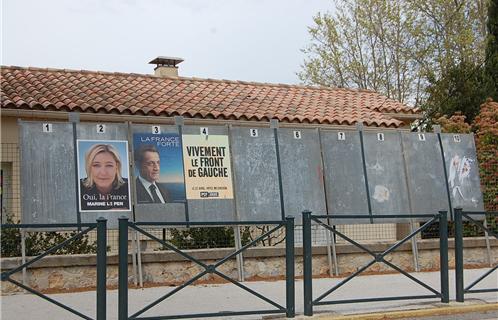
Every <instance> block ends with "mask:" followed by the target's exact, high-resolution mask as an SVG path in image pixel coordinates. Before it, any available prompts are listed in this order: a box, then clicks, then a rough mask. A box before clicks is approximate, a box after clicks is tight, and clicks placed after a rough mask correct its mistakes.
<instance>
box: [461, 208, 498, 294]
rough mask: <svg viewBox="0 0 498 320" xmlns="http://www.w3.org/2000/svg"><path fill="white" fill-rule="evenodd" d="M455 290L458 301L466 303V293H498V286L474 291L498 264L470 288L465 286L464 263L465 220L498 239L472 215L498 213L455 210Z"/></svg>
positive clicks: (496, 213)
mask: <svg viewBox="0 0 498 320" xmlns="http://www.w3.org/2000/svg"><path fill="white" fill-rule="evenodd" d="M454 214H455V288H456V301H458V302H464V300H465V294H466V293H482V292H498V286H497V287H496V288H488V289H472V288H474V287H475V286H476V285H477V284H478V283H479V282H481V281H482V280H483V279H484V278H486V277H487V276H489V275H490V274H491V273H493V272H494V271H495V270H497V269H498V264H497V265H496V266H494V267H492V268H491V269H489V270H488V271H487V272H485V273H484V274H482V275H481V276H480V277H479V278H477V279H476V280H474V281H473V282H472V283H471V284H469V285H468V286H466V287H465V286H464V274H463V269H464V263H463V218H464V217H465V218H467V221H469V222H471V223H473V224H475V225H476V226H478V227H479V228H480V229H481V230H483V231H484V232H486V233H488V234H490V235H492V236H493V237H495V238H496V239H498V233H496V232H493V230H490V229H489V228H488V227H487V226H485V225H484V224H483V223H481V222H480V221H477V220H475V219H473V218H472V217H471V216H472V215H483V214H484V215H498V212H467V211H463V210H462V209H461V208H457V209H455V212H454Z"/></svg>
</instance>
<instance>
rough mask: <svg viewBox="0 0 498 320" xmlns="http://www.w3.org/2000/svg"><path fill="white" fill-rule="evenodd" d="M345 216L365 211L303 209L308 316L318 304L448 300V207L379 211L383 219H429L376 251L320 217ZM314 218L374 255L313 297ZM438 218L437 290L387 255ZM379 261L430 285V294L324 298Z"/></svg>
mask: <svg viewBox="0 0 498 320" xmlns="http://www.w3.org/2000/svg"><path fill="white" fill-rule="evenodd" d="M339 217H340V218H344V219H364V218H365V216H364V215H355V214H352V215H338V216H334V215H312V214H311V212H310V211H304V212H303V251H304V252H303V256H304V262H303V263H304V270H303V272H304V315H306V316H312V315H313V306H318V305H330V304H341V303H360V302H377V301H392V300H405V299H427V298H440V299H441V302H445V303H448V302H449V282H448V222H447V212H446V211H441V212H439V214H436V215H434V214H432V215H431V214H420V215H416V214H414V215H402V214H400V215H392V214H391V215H376V216H375V218H376V219H377V218H380V219H392V218H399V219H402V218H406V219H414V218H424V219H425V218H426V219H428V221H426V222H425V223H424V224H423V225H422V226H420V227H419V228H418V229H416V230H414V231H413V232H411V233H410V234H409V235H407V236H406V237H405V238H403V239H402V240H400V241H398V242H397V243H395V244H394V245H392V246H391V247H390V248H388V249H387V250H385V251H384V252H382V253H375V252H372V251H371V250H369V249H368V248H366V247H365V246H363V245H361V244H359V243H358V242H356V241H354V240H352V239H351V238H349V237H348V236H346V235H344V234H343V233H341V232H339V231H337V230H336V229H334V228H333V227H331V226H330V225H329V224H327V223H325V222H323V221H322V220H321V219H334V218H339ZM312 221H313V222H315V223H317V224H318V225H320V226H322V227H324V228H325V229H327V230H329V231H330V232H332V233H333V234H335V235H336V236H339V237H341V238H342V239H344V240H346V241H347V242H349V243H351V244H352V245H354V246H356V247H357V248H359V249H361V250H362V251H364V252H366V253H368V254H370V255H371V256H372V257H373V260H371V261H370V262H369V263H367V264H366V265H364V266H362V267H360V268H358V270H357V271H356V272H354V273H353V274H351V275H350V276H348V277H347V278H345V279H344V280H342V281H341V282H340V283H338V284H337V285H335V286H334V287H333V288H331V289H330V290H328V291H326V292H325V293H323V294H321V295H320V296H319V297H318V298H316V299H313V292H312V288H313V285H312V282H313V279H312V246H311V223H312ZM436 222H439V224H440V228H439V232H440V251H439V254H440V265H441V266H440V282H441V290H440V291H437V290H436V289H434V288H432V287H430V286H429V285H427V284H426V283H424V282H422V281H420V280H419V279H417V278H415V277H414V276H412V275H410V274H409V273H407V272H406V271H404V270H402V269H400V268H399V267H398V266H396V265H394V264H392V263H391V262H389V261H387V260H386V259H385V256H386V255H388V254H389V253H391V252H393V251H394V250H396V249H397V248H399V247H400V246H401V245H402V244H403V243H405V242H406V241H408V240H410V239H411V238H413V237H415V236H416V235H417V234H418V233H420V232H422V231H423V230H425V229H427V228H428V227H429V226H430V225H432V224H434V223H436ZM376 262H380V263H384V264H386V265H387V266H389V267H390V268H392V269H394V270H395V271H397V272H399V273H401V274H403V275H404V276H406V277H407V278H409V279H410V280H412V281H413V282H415V283H417V284H418V285H420V286H422V287H423V288H425V289H427V290H428V291H430V292H431V293H432V294H430V295H412V296H395V297H372V298H358V299H345V300H329V301H323V300H324V299H325V298H326V297H327V296H329V295H330V294H331V293H333V292H334V291H336V290H337V289H339V288H340V287H342V286H343V285H345V284H346V283H348V282H349V281H350V280H352V279H353V278H354V277H356V276H358V275H359V274H360V273H362V272H364V271H365V270H367V269H368V268H369V267H370V266H372V265H373V264H375V263H376Z"/></svg>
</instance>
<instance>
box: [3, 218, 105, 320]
mask: <svg viewBox="0 0 498 320" xmlns="http://www.w3.org/2000/svg"><path fill="white" fill-rule="evenodd" d="M1 228H2V229H12V228H20V229H22V228H30V229H31V228H32V229H47V228H66V229H67V228H78V229H79V231H78V233H77V234H76V235H74V236H72V237H71V238H69V239H66V240H64V241H62V242H61V243H59V244H57V245H55V246H53V247H52V248H50V249H48V250H47V251H45V252H44V253H42V254H40V255H38V256H36V257H34V258H33V259H31V260H29V261H28V262H25V263H22V264H21V265H20V266H18V267H16V268H14V269H12V270H9V271H5V272H2V274H1V280H2V281H8V282H10V283H12V284H14V285H16V286H18V287H20V288H22V289H24V290H26V291H28V292H29V293H32V294H34V295H36V296H38V297H40V298H42V299H44V300H46V301H48V302H50V303H52V304H55V305H56V306H58V307H60V308H62V309H64V310H66V311H69V312H70V313H72V314H74V315H76V316H78V317H80V318H83V319H87V320H93V319H92V318H91V317H89V316H87V315H84V314H83V313H81V312H79V311H77V310H75V309H73V308H71V307H68V306H66V305H65V304H63V303H61V302H59V301H57V300H54V299H52V298H50V297H48V296H47V295H45V294H43V293H41V292H39V291H37V290H35V289H33V288H30V287H29V286H27V285H25V284H23V283H20V282H18V281H16V280H14V279H12V278H11V276H12V275H13V274H15V273H17V272H19V271H22V270H23V269H25V268H26V267H28V266H30V265H32V264H34V263H36V262H37V261H39V260H41V259H43V258H44V257H46V256H48V255H49V254H51V253H53V252H55V251H57V250H58V249H60V248H63V247H64V246H65V245H67V244H68V243H70V242H71V241H73V240H75V239H79V238H81V237H83V236H84V235H85V234H87V233H88V232H90V231H92V230H95V229H96V230H97V283H96V287H97V290H96V293H97V299H96V300H97V301H96V308H97V312H96V318H95V319H96V320H105V319H106V304H107V301H106V263H107V261H106V260H107V219H104V218H98V219H97V222H96V223H80V224H78V223H71V224H70V223H64V224H2V226H1ZM82 228H86V229H84V230H83V229H82Z"/></svg>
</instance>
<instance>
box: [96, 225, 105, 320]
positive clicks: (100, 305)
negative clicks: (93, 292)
mask: <svg viewBox="0 0 498 320" xmlns="http://www.w3.org/2000/svg"><path fill="white" fill-rule="evenodd" d="M106 272H107V219H105V218H102V217H100V218H98V219H97V320H105V318H106V305H107V300H106V299H107V297H106V295H107V291H106V284H107V283H106V282H107V281H106V280H107V275H106Z"/></svg>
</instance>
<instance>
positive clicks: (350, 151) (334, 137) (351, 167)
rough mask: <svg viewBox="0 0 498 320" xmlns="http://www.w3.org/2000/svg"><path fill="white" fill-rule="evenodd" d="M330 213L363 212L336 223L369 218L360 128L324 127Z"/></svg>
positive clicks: (327, 193) (356, 221)
mask: <svg viewBox="0 0 498 320" xmlns="http://www.w3.org/2000/svg"><path fill="white" fill-rule="evenodd" d="M320 136H321V143H322V145H321V146H322V153H323V162H324V168H325V174H324V176H325V190H326V195H327V208H328V214H333V215H341V214H364V215H365V219H355V220H351V219H334V220H333V224H346V223H366V222H370V219H369V213H368V203H367V192H366V188H365V177H364V175H363V161H362V156H361V144H360V135H359V132H358V131H336V130H321V131H320Z"/></svg>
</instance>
